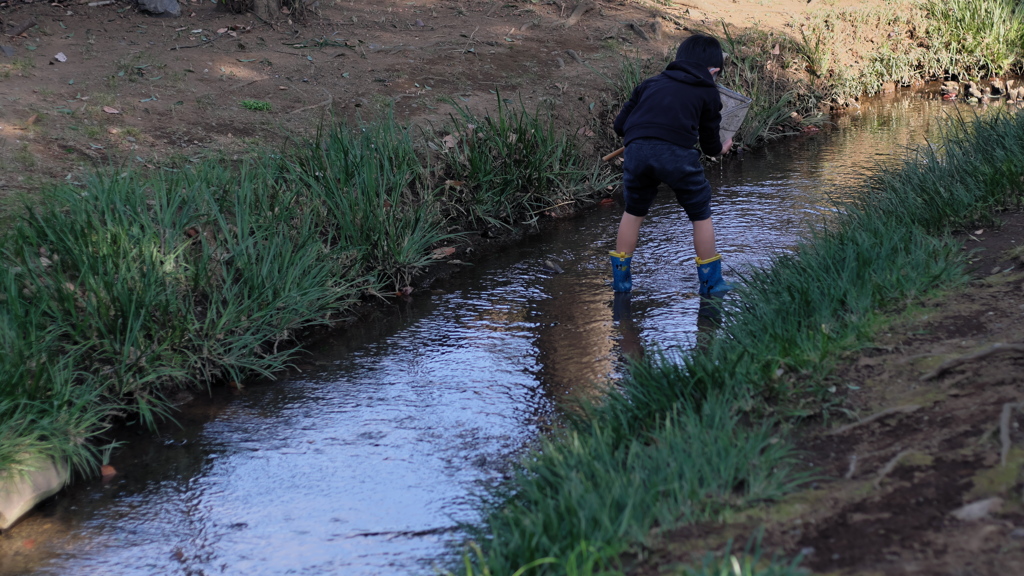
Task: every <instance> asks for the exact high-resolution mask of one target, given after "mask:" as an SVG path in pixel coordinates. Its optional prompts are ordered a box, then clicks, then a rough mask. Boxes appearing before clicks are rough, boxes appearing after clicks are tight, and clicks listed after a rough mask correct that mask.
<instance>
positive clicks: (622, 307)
mask: <svg viewBox="0 0 1024 576" xmlns="http://www.w3.org/2000/svg"><path fill="white" fill-rule="evenodd" d="M612 320H614V321H615V322H618V323H619V334H621V335H622V340H620V341H619V346H620V347H621V348H622V353H623V354H624V355H625V356H626V358H629V359H630V360H633V361H640V360H643V359H644V345H643V343H642V342H641V341H640V329H639V328H638V327H637V325H636V323H634V322H633V314H632V310H631V309H630V302H629V293H628V292H616V293H615V299H614V300H613V301H612Z"/></svg>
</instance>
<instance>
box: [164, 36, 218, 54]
mask: <svg viewBox="0 0 1024 576" xmlns="http://www.w3.org/2000/svg"><path fill="white" fill-rule="evenodd" d="M221 36H223V34H217V35H216V36H214V37H212V38H210V39H209V40H205V41H203V42H200V43H199V44H189V45H188V46H173V47H171V48H168V50H184V49H185V48H198V47H200V46H206V45H207V44H210V43H212V42H213V41H214V40H216V39H217V38H220V37H221Z"/></svg>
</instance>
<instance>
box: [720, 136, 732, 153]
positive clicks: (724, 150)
mask: <svg viewBox="0 0 1024 576" xmlns="http://www.w3.org/2000/svg"><path fill="white" fill-rule="evenodd" d="M730 148H732V138H729V139H728V140H726V141H725V143H724V144H722V156H725V155H726V154H728V153H729V149H730Z"/></svg>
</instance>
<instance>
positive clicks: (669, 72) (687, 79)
mask: <svg viewBox="0 0 1024 576" xmlns="http://www.w3.org/2000/svg"><path fill="white" fill-rule="evenodd" d="M662 74H664V75H665V76H668V77H669V78H671V79H673V80H675V81H676V82H682V83H683V84H690V85H692V86H708V87H712V88H713V87H714V86H715V80H714V78H712V77H711V72H709V71H708V67H707V66H705V65H703V64H701V63H700V62H692V61H690V60H674V61H672V62H670V63H669V65H668V66H667V67H665V71H664V72H662Z"/></svg>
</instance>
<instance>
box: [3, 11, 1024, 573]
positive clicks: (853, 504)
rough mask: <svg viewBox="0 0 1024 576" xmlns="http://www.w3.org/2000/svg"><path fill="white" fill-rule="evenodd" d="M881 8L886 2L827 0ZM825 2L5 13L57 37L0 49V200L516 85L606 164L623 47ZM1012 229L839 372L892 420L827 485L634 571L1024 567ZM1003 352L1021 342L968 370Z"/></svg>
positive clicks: (486, 101) (1020, 277)
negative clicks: (727, 549) (777, 559)
mask: <svg viewBox="0 0 1024 576" xmlns="http://www.w3.org/2000/svg"><path fill="white" fill-rule="evenodd" d="M872 3H875V4H881V3H882V0H870V1H869V2H852V1H832V2H828V3H827V4H828V6H830V7H833V8H835V7H842V6H844V5H865V4H872ZM666 4H667V5H666ZM817 4H818V2H807V1H806V0H732V1H731V2H728V3H726V2H713V1H711V0H689V1H688V2H686V4H685V5H684V4H683V3H678V2H677V3H671V2H668V3H664V4H663V3H660V2H654V1H651V2H640V1H596V2H584V3H580V4H577V3H576V2H574V1H572V0H570V1H569V2H561V1H558V0H555V1H548V2H542V1H527V0H519V1H507V2H506V1H502V0H461V1H457V0H416V1H408V0H401V1H389V0H374V1H370V0H337V1H335V2H328V1H324V0H321V1H320V2H319V3H318V5H317V7H316V8H313V9H310V10H308V11H307V12H305V13H303V14H280V15H279V16H278V17H277V18H275V19H273V21H261V20H258V19H256V18H255V17H253V16H252V15H249V14H241V15H238V14H230V13H228V12H226V11H224V10H223V9H222V8H220V7H219V6H218V5H217V4H214V3H211V2H209V1H206V2H199V1H191V2H190V3H188V4H187V5H186V6H184V7H183V8H184V10H183V15H182V17H180V18H157V17H153V16H148V15H145V14H142V13H139V12H138V11H137V10H136V9H135V8H134V7H133V5H132V4H129V3H127V2H116V3H114V4H108V5H103V6H88V5H87V4H83V3H78V2H74V3H62V2H54V3H49V2H45V3H44V2H36V3H24V2H20V1H14V0H8V1H7V2H0V18H2V19H3V29H4V30H10V29H12V28H14V27H16V26H17V25H18V24H22V23H24V22H26V21H28V20H29V19H34V20H35V21H36V22H37V23H38V26H36V27H34V28H31V29H29V30H28V31H27V32H26V33H25V34H24V35H22V36H19V37H10V36H2V37H0V45H3V46H7V47H9V48H10V50H7V51H5V53H0V206H2V205H3V202H8V203H10V202H12V201H13V199H14V198H15V197H16V196H17V195H18V194H19V193H29V194H31V193H32V192H33V191H35V190H37V189H38V187H39V186H40V185H41V184H42V183H44V182H47V181H54V180H63V179H66V180H70V181H79V180H81V178H82V177H83V176H84V175H85V174H87V173H88V172H89V171H91V170H93V169H94V168H95V167H97V166H100V167H102V166H107V165H112V164H113V165H117V164H121V163H127V164H136V165H148V166H157V165H160V164H163V163H166V162H168V161H188V160H193V161H194V160H198V159H200V158H203V157H205V156H208V155H211V154H220V153H227V154H229V155H236V154H241V153H245V152H247V151H250V150H252V149H254V148H255V147H257V146H265V145H269V146H271V147H277V146H283V145H285V144H286V143H287V142H288V141H289V140H290V139H294V138H296V137H300V138H301V137H303V136H309V135H311V134H313V133H314V132H315V129H316V126H317V123H318V122H319V121H320V120H321V119H323V118H324V117H326V116H327V115H334V116H336V117H341V118H346V119H349V120H354V119H356V118H360V117H361V118H370V117H372V116H373V115H375V114H378V113H380V112H381V111H383V110H386V109H387V108H388V107H389V106H392V105H393V106H394V110H395V113H396V115H397V116H398V117H399V118H400V119H402V120H407V121H415V122H417V123H419V124H421V125H424V126H427V127H429V126H431V125H433V126H435V127H439V126H441V125H442V124H443V122H444V119H445V118H446V115H447V114H448V113H449V112H450V111H451V107H450V105H449V104H448V103H447V102H448V101H449V100H451V101H454V102H457V103H459V104H460V105H463V106H467V107H470V108H472V109H477V110H482V109H488V108H490V109H493V107H494V105H495V104H496V102H497V99H498V98H499V94H500V97H501V98H510V99H511V98H515V99H519V98H521V99H522V101H523V102H524V103H525V104H526V105H527V106H533V105H537V106H542V107H546V108H550V109H552V110H555V111H556V113H557V114H558V115H559V116H560V117H561V119H562V121H563V122H565V123H566V125H567V126H569V127H570V129H574V130H577V131H578V132H579V133H580V134H581V135H584V136H585V137H587V138H589V139H590V141H591V143H592V145H593V148H594V151H595V153H598V152H601V151H606V148H607V147H609V146H612V145H613V144H614V140H613V139H612V138H611V135H610V132H609V127H608V125H609V121H610V119H611V116H612V115H614V113H615V112H616V111H617V105H616V103H615V102H614V99H613V96H612V91H613V89H612V83H611V82H609V80H608V78H614V77H615V76H616V75H617V73H618V65H619V64H618V63H619V58H618V56H619V54H621V53H623V52H630V53H632V52H633V51H637V50H638V51H639V52H640V53H641V54H643V55H656V56H661V55H663V54H664V53H665V52H666V51H667V50H671V49H674V46H675V45H676V44H677V43H678V41H679V40H680V39H681V38H683V37H684V36H685V35H687V34H688V33H689V30H694V29H710V28H714V27H720V22H721V21H723V20H724V21H725V22H727V23H728V24H729V25H730V26H734V27H740V28H742V27H747V26H758V27H760V28H762V29H767V30H776V31H781V32H786V31H788V33H790V34H792V33H794V32H793V30H794V28H793V26H794V23H796V25H798V24H799V22H800V19H801V18H806V17H807V15H808V13H809V11H811V10H815V9H817V8H818V6H816V5H817ZM580 6H583V7H587V6H589V7H590V8H589V9H587V10H583V9H579V7H580ZM851 48H853V47H851ZM6 52H10V55H6ZM58 55H60V56H62V57H63V58H59V57H58ZM243 100H260V101H264V102H268V103H270V110H266V111H254V110H248V109H245V108H243V107H242V105H241V104H240V103H241V102H242V101H243ZM1004 219H1005V222H1006V223H1005V225H1004V226H1002V227H1001V228H998V229H993V230H984V231H970V232H971V233H972V234H971V235H970V237H968V238H967V244H968V246H969V247H970V248H971V249H978V250H980V251H979V252H977V253H976V255H975V259H976V266H977V269H976V272H975V274H976V276H977V278H976V280H975V281H974V282H972V284H971V285H970V288H969V290H968V291H967V292H966V293H963V294H954V295H949V296H947V297H944V298H941V299H938V300H935V301H933V302H928V303H926V304H925V305H923V306H921V307H920V308H919V309H917V310H916V312H915V313H913V314H910V315H909V316H908V319H906V320H904V321H902V322H901V323H900V324H899V325H898V326H896V327H895V328H894V329H893V330H892V331H890V332H889V333H887V334H885V335H884V336H883V337H882V338H880V340H879V341H878V342H877V343H875V346H874V347H872V348H868V349H865V350H863V351H861V352H859V353H858V354H855V355H852V356H851V357H850V358H849V359H848V361H847V362H846V363H845V364H844V366H843V367H842V369H841V370H840V371H839V373H838V376H837V378H836V385H837V390H839V391H840V393H842V394H845V406H846V407H847V408H848V409H849V410H850V412H851V414H855V415H857V416H858V417H860V418H866V417H868V416H870V415H878V416H877V417H876V418H874V419H873V420H870V421H868V422H866V423H862V424H860V425H857V426H846V427H843V428H840V425H842V424H846V423H847V422H852V421H853V420H852V419H851V420H848V421H847V422H839V423H836V424H835V425H834V426H835V427H834V429H833V430H832V432H831V433H822V432H820V429H816V428H813V427H812V428H809V429H807V430H804V431H803V432H801V437H802V438H803V440H802V444H803V448H804V449H805V450H806V453H807V457H808V460H809V463H813V464H814V465H815V466H817V469H818V470H819V472H820V473H821V475H822V478H821V479H820V480H819V481H818V482H816V483H815V484H814V485H813V486H814V487H813V489H812V490H809V491H807V492H803V493H800V494H797V495H795V496H794V497H793V498H791V499H789V500H787V501H786V502H785V503H784V504H783V505H781V506H773V507H771V508H765V509H759V510H754V511H751V512H749V513H746V514H744V515H743V516H740V517H738V518H736V519H734V520H735V521H734V522H731V523H729V524H725V525H715V526H696V527H689V528H687V529H684V530H679V531H676V532H673V533H670V534H667V535H665V537H664V538H663V539H662V540H661V541H660V544H659V545H658V546H656V547H655V548H654V549H653V550H652V551H651V553H650V555H649V558H648V560H647V562H645V563H644V564H642V565H638V566H637V567H636V572H637V573H644V574H656V573H659V572H660V571H662V570H664V569H666V568H669V567H670V566H671V565H673V564H675V563H678V562H683V561H688V560H692V559H693V558H694V557H695V556H694V554H702V553H703V552H704V551H705V550H720V549H721V548H722V546H723V545H724V542H725V541H726V539H727V538H729V537H733V536H735V537H738V538H740V539H741V540H742V539H745V538H746V537H747V536H748V535H749V534H750V533H751V532H752V531H753V530H754V529H755V528H756V527H757V526H764V527H765V528H766V535H765V546H766V548H768V549H770V550H776V551H779V552H782V553H785V554H789V555H792V554H797V553H801V552H802V553H804V554H806V555H807V560H806V561H805V565H806V566H808V567H810V568H812V569H813V570H815V571H816V572H830V573H831V572H835V573H843V574H1015V573H1024V509H1022V507H1021V488H1022V485H1021V482H1020V478H1019V476H1020V467H1021V465H1022V464H1024V448H1021V447H1020V441H1021V440H1024V432H1021V431H1020V429H1019V427H1018V422H1019V417H1020V412H1019V411H1017V410H1016V408H1015V406H1016V403H1019V402H1021V401H1024V394H1022V392H1024V390H1022V386H1024V353H1021V352H1020V351H1019V350H1018V349H1016V348H1013V346H1021V345H1022V344H1024V331H1022V330H1024V272H1022V271H1024V256H1020V255H1019V247H1020V245H1021V244H1022V243H1024V215H1022V214H1020V213H1010V214H1005V215H1004ZM1015 248H1016V249H1018V253H1016V254H1014V253H1012V252H1010V251H1011V250H1013V249H1015ZM996 344H1007V345H1011V346H1008V347H1007V348H1006V349H1002V350H999V351H997V352H994V353H990V354H988V355H986V356H983V357H972V356H971V355H972V354H975V353H978V352H984V351H986V350H991V346H993V345H996ZM946 361H954V362H958V363H956V364H955V365H951V366H949V367H948V368H942V366H943V362H946ZM937 370H938V373H937V374H935V375H934V377H928V378H923V377H924V376H926V375H928V376H930V375H931V373H933V372H935V371H937ZM989 498H999V500H998V501H995V500H989V501H988V503H989V504H988V505H990V506H991V509H990V510H989V511H988V512H987V513H986V514H983V515H981V517H979V518H976V519H961V518H958V517H957V516H956V515H954V514H953V513H954V511H956V510H957V509H959V508H960V507H962V506H963V505H965V504H969V503H972V502H978V501H985V500H986V499H989ZM3 538H4V540H5V548H6V549H8V551H10V550H12V546H13V548H14V549H16V548H17V546H18V545H19V543H18V542H19V541H18V540H17V534H16V530H15V531H13V532H11V533H9V534H5V535H4V536H3Z"/></svg>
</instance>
